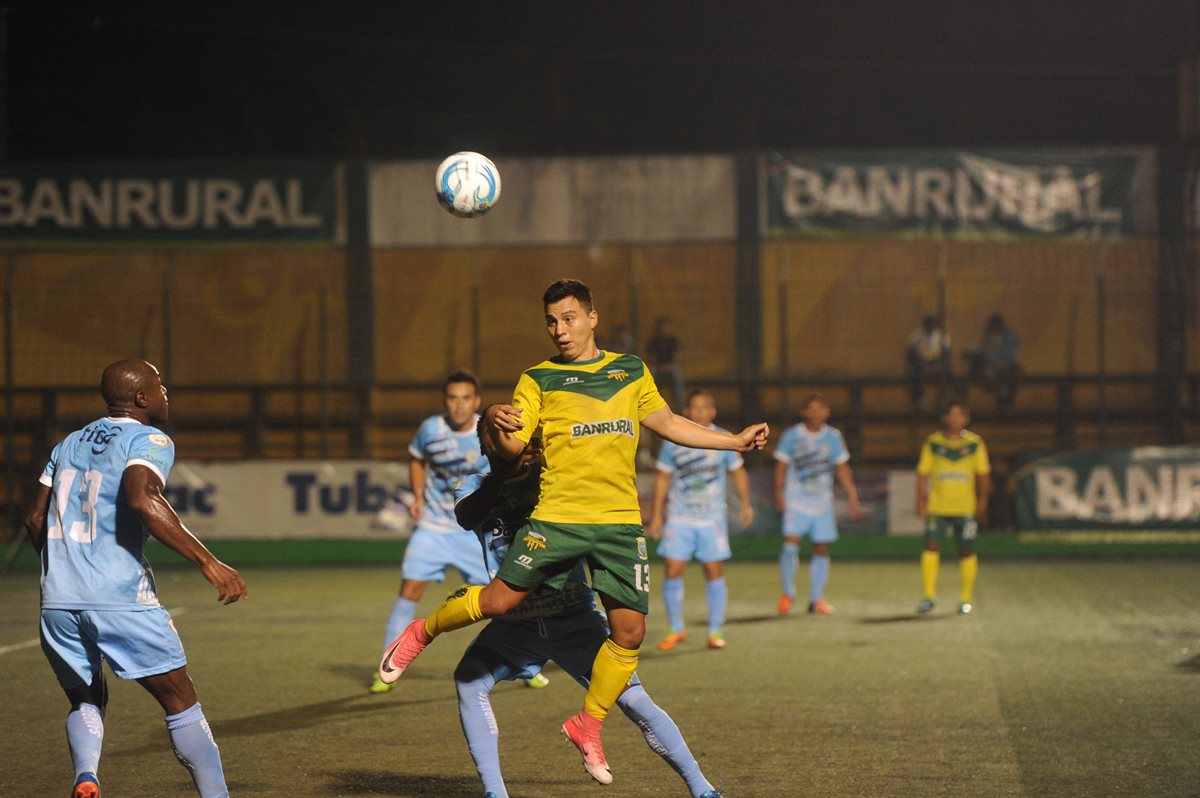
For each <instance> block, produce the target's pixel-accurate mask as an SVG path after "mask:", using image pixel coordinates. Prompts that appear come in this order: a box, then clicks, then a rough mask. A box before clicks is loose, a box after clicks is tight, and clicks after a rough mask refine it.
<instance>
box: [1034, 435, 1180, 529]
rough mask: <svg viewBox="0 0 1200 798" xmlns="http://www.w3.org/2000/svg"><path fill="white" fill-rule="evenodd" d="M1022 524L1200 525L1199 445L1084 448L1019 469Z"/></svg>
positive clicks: (1103, 526)
mask: <svg viewBox="0 0 1200 798" xmlns="http://www.w3.org/2000/svg"><path fill="white" fill-rule="evenodd" d="M1016 491H1017V521H1018V523H1019V524H1020V527H1021V529H1089V530H1106V529H1126V530H1128V529H1200V447H1195V446H1169V447H1160V446H1145V447H1140V448H1136V449H1082V450H1079V451H1073V452H1064V453H1062V454H1056V455H1052V456H1050V457H1046V458H1043V459H1041V460H1038V461H1036V462H1034V463H1031V464H1030V465H1029V466H1027V467H1026V468H1024V469H1022V471H1021V472H1020V473H1019V475H1018V478H1017V481H1016Z"/></svg>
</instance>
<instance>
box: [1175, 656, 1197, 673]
mask: <svg viewBox="0 0 1200 798" xmlns="http://www.w3.org/2000/svg"><path fill="white" fill-rule="evenodd" d="M1175 667H1176V668H1178V669H1179V670H1181V671H1186V672H1187V673H1200V654H1197V655H1196V656H1194V657H1191V658H1190V659H1185V660H1184V661H1183V662H1179V663H1176V665H1175Z"/></svg>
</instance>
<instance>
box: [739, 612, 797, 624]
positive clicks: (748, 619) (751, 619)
mask: <svg viewBox="0 0 1200 798" xmlns="http://www.w3.org/2000/svg"><path fill="white" fill-rule="evenodd" d="M797 617H799V616H797ZM787 618H788V616H786V615H779V614H777V613H772V614H770V615H742V616H740V617H737V618H726V619H725V625H726V626H738V625H740V624H743V623H764V622H766V621H786V620H787Z"/></svg>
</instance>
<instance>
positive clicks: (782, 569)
mask: <svg viewBox="0 0 1200 798" xmlns="http://www.w3.org/2000/svg"><path fill="white" fill-rule="evenodd" d="M799 567H800V544H799V543H792V542H790V541H786V540H785V541H784V542H783V551H781V552H779V581H780V583H781V585H782V588H783V595H785V596H791V597H792V598H795V597H796V570H797V569H798V568H799Z"/></svg>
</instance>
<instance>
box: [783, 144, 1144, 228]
mask: <svg viewBox="0 0 1200 798" xmlns="http://www.w3.org/2000/svg"><path fill="white" fill-rule="evenodd" d="M1153 172H1154V156H1153V154H1152V153H1150V152H1141V151H1137V150H1130V151H1105V152H1099V153H1093V152H1088V151H1061V152H1058V151H1025V150H1002V151H977V152H966V151H960V150H887V151H876V152H871V151H868V150H864V151H844V152H842V151H826V152H814V153H808V154H804V153H772V154H770V155H768V156H767V159H766V190H767V203H766V207H767V233H768V234H769V235H775V236H787V235H831V234H837V235H846V234H848V233H849V234H855V233H858V234H886V235H905V234H907V235H952V236H964V237H965V236H973V237H984V238H988V237H1005V236H1045V235H1048V236H1078V237H1091V236H1124V235H1134V234H1137V233H1147V232H1152V228H1153V226H1154V224H1155V221H1154V214H1155V212H1156V211H1155V210H1154V207H1155V198H1154V174H1153Z"/></svg>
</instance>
